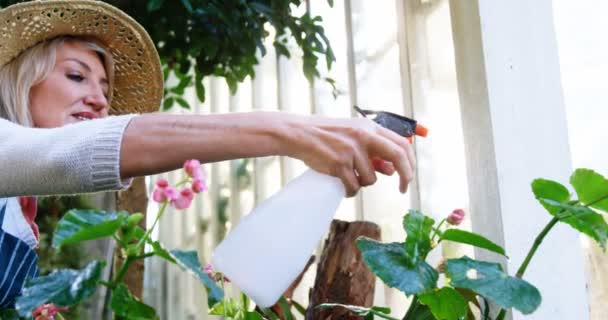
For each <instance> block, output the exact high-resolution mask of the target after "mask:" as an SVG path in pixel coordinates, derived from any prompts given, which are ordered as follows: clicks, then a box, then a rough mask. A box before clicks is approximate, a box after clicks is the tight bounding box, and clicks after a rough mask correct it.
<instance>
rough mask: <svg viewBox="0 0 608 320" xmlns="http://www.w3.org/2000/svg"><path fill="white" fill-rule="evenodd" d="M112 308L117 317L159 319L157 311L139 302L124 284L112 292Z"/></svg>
mask: <svg viewBox="0 0 608 320" xmlns="http://www.w3.org/2000/svg"><path fill="white" fill-rule="evenodd" d="M110 307H111V308H112V310H113V311H114V312H115V313H116V314H117V315H119V316H121V317H125V318H127V319H129V320H147V319H158V316H157V315H156V310H154V308H152V307H150V306H149V305H147V304H145V303H142V302H141V301H139V300H137V298H135V297H134V296H133V295H132V294H131V292H129V289H127V287H126V286H125V285H124V284H122V283H119V284H118V286H116V288H115V289H114V290H113V291H112V300H111V301H110Z"/></svg>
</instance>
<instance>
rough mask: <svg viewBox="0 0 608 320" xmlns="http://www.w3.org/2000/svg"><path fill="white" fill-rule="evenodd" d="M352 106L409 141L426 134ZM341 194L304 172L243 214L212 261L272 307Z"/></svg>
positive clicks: (323, 178) (409, 123)
mask: <svg viewBox="0 0 608 320" xmlns="http://www.w3.org/2000/svg"><path fill="white" fill-rule="evenodd" d="M355 109H356V110H357V111H358V112H359V113H360V114H361V115H363V116H364V117H367V116H372V120H374V121H375V122H377V123H378V124H380V125H382V126H383V127H385V128H388V129H390V130H392V131H394V132H396V133H398V134H399V135H401V136H403V137H406V138H408V139H410V141H411V139H412V137H413V136H414V135H419V136H426V134H427V129H426V128H424V127H423V126H421V125H418V124H417V122H416V121H415V120H413V119H409V118H406V117H403V116H400V115H397V114H393V113H390V112H384V111H379V112H376V111H370V110H363V109H360V108H358V107H357V106H355ZM345 194H346V190H345V188H344V185H343V184H342V182H341V180H340V179H338V178H336V177H332V176H328V175H325V174H321V173H319V172H317V171H314V170H312V169H310V170H308V171H306V172H304V173H303V174H302V175H300V176H298V177H296V178H295V179H293V180H292V181H290V182H289V183H288V184H287V185H286V186H285V187H284V188H283V189H281V190H280V191H279V192H278V193H276V194H274V195H272V196H271V197H270V198H268V199H266V200H265V201H264V202H262V203H260V204H259V205H258V206H257V207H256V208H255V209H254V210H253V211H252V212H251V213H250V214H249V215H247V216H245V217H244V218H243V219H242V220H241V221H240V222H239V224H238V225H237V226H236V227H235V228H234V230H232V231H231V232H230V233H229V234H228V236H227V237H226V238H225V239H224V240H223V241H222V242H221V243H220V244H219V245H218V246H217V247H216V249H215V251H214V252H213V255H212V257H211V264H212V265H213V267H214V268H215V270H217V271H219V272H221V273H223V274H224V275H225V276H226V277H227V278H228V279H230V281H231V282H233V283H234V284H235V285H236V286H237V287H238V288H239V289H240V290H241V291H243V292H244V293H245V294H246V295H247V296H249V297H250V298H251V299H252V300H253V301H254V302H255V303H256V304H257V305H258V306H260V307H262V308H266V307H270V306H272V305H274V304H275V303H276V302H277V300H278V299H279V298H280V297H281V295H282V294H283V293H284V292H285V290H287V288H288V287H289V285H290V284H291V283H292V282H293V281H294V279H296V277H297V276H298V275H299V274H300V273H301V272H302V270H303V269H304V266H305V265H306V263H307V262H308V260H309V258H310V256H311V254H312V252H313V250H314V249H315V247H316V246H317V245H318V243H319V241H320V240H321V239H322V237H323V235H324V234H325V233H326V232H327V231H328V230H329V225H330V223H331V221H332V219H333V216H334V214H335V212H336V210H337V209H338V206H339V205H340V202H341V201H342V199H343V198H344V197H345Z"/></svg>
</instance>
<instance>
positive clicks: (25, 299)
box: [16, 261, 105, 317]
mask: <svg viewBox="0 0 608 320" xmlns="http://www.w3.org/2000/svg"><path fill="white" fill-rule="evenodd" d="M104 266H105V262H103V261H93V262H91V263H89V264H88V265H87V266H86V267H84V268H83V269H82V270H72V269H61V270H57V271H54V272H53V273H51V274H49V275H48V276H44V277H38V278H34V279H31V280H30V281H28V282H27V283H26V285H25V288H24V289H23V291H22V295H21V296H20V297H19V298H17V303H16V309H17V312H19V314H20V315H21V316H23V317H27V316H30V315H31V314H32V311H33V310H34V309H35V308H37V307H38V306H40V305H42V304H46V303H53V304H55V305H57V306H72V305H75V304H77V303H79V302H80V301H82V300H84V299H86V298H88V297H89V296H91V295H92V294H93V293H94V292H95V289H96V288H97V283H98V281H99V280H100V279H101V271H102V269H103V267H104Z"/></svg>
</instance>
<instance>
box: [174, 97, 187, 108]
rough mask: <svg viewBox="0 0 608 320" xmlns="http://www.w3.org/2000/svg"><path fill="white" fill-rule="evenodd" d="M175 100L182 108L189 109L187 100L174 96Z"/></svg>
mask: <svg viewBox="0 0 608 320" xmlns="http://www.w3.org/2000/svg"><path fill="white" fill-rule="evenodd" d="M175 101H177V103H178V104H179V105H180V106H181V107H182V108H184V109H188V110H190V104H188V102H187V101H186V100H184V99H183V98H182V97H175Z"/></svg>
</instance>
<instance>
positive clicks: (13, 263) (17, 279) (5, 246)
mask: <svg viewBox="0 0 608 320" xmlns="http://www.w3.org/2000/svg"><path fill="white" fill-rule="evenodd" d="M5 211H6V201H5V202H4V203H2V202H1V201H0V226H2V223H3V222H4V213H5ZM37 264H38V256H37V255H36V252H34V250H32V249H31V248H30V246H28V245H27V244H26V243H25V242H23V241H21V240H20V239H19V238H17V237H15V236H13V235H11V234H8V233H6V232H4V230H2V228H0V309H4V308H14V305H15V299H16V298H17V296H19V294H20V293H21V290H22V289H23V285H24V284H25V281H26V279H29V278H32V277H36V276H38V266H37Z"/></svg>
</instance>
